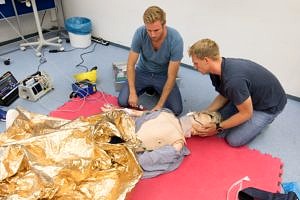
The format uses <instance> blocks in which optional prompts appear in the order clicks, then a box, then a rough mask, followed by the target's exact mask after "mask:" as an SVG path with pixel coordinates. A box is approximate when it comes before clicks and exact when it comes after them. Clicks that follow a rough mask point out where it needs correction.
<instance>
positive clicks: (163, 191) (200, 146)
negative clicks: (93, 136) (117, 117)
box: [49, 92, 282, 200]
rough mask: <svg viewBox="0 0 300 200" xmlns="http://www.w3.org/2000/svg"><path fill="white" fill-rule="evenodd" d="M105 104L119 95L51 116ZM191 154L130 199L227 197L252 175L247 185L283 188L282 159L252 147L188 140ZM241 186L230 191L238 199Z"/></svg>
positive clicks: (70, 115) (72, 104) (73, 104)
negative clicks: (238, 190)
mask: <svg viewBox="0 0 300 200" xmlns="http://www.w3.org/2000/svg"><path fill="white" fill-rule="evenodd" d="M105 103H111V104H114V105H118V103H117V98H116V97H114V96H111V95H109V94H105V93H101V92H97V93H95V94H93V95H90V96H89V97H87V98H86V99H79V98H76V99H72V100H70V101H69V102H67V103H65V104H64V105H63V106H61V107H59V108H58V109H57V110H55V111H52V112H51V113H50V114H49V115H50V116H52V117H60V118H64V119H75V118H77V117H79V116H90V115H93V114H97V113H100V112H101V110H100V108H101V106H103V105H104V104H105ZM187 145H188V148H189V149H190V151H191V155H189V156H187V157H186V158H185V159H184V161H183V163H182V164H181V165H180V167H179V168H178V169H177V170H175V171H173V172H170V173H167V174H164V175H160V176H158V177H155V178H151V179H143V180H141V181H140V182H139V183H138V184H137V185H136V187H135V188H134V189H133V191H132V192H131V193H130V194H129V195H128V198H127V199H128V200H148V199H149V200H169V199H172V200H177V199H178V200H179V199H180V200H185V199H188V200H194V199H195V200H196V199H197V200H225V199H226V194H227V191H228V189H229V188H230V186H231V185H232V184H233V183H234V182H236V181H238V180H240V179H241V178H243V177H245V176H248V177H249V178H250V182H245V181H244V182H243V188H245V187H248V186H252V187H256V188H260V189H264V190H267V191H271V192H276V191H280V185H279V184H280V182H281V177H280V175H281V173H282V162H281V161H280V159H278V158H274V157H272V156H270V155H266V154H262V153H260V152H259V151H256V150H251V149H249V148H248V147H241V148H232V147H230V146H228V145H227V144H226V143H225V141H224V140H223V139H220V138H217V137H209V138H199V137H193V138H190V139H188V140H187ZM237 189H238V186H237V187H234V188H233V190H232V191H231V192H230V195H229V196H230V198H229V200H233V199H235V195H236V192H237Z"/></svg>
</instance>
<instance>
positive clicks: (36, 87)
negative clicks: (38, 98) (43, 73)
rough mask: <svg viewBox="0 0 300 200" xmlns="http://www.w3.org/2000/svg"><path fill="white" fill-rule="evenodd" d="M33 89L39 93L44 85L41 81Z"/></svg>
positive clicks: (35, 92)
mask: <svg viewBox="0 0 300 200" xmlns="http://www.w3.org/2000/svg"><path fill="white" fill-rule="evenodd" d="M32 91H33V93H34V94H35V95H36V94H38V93H39V92H41V91H42V86H41V84H40V83H38V84H36V85H35V86H33V87H32Z"/></svg>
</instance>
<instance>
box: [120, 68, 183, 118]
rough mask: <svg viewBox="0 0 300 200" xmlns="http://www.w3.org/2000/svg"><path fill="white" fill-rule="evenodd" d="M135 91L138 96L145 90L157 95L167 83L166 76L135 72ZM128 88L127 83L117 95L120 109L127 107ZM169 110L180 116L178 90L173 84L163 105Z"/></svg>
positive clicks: (180, 102)
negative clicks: (151, 90)
mask: <svg viewBox="0 0 300 200" xmlns="http://www.w3.org/2000/svg"><path fill="white" fill-rule="evenodd" d="M135 73H136V74H135V89H136V92H137V95H138V96H140V95H141V94H143V93H144V92H145V90H146V89H147V88H153V89H154V90H155V91H156V92H157V93H158V94H161V93H162V90H163V87H164V85H165V83H166V81H167V76H166V75H161V74H155V73H149V72H143V71H140V70H136V71H135ZM128 97H129V87H128V83H127V82H126V83H124V84H123V86H122V88H121V91H120V93H119V97H118V102H119V105H120V106H122V107H128V106H129V105H128ZM164 107H165V108H169V109H170V110H172V111H173V112H174V114H175V115H177V116H178V115H180V113H181V112H182V99H181V94H180V91H179V88H178V86H177V84H176V83H175V85H174V87H173V89H172V91H171V93H170V94H169V97H168V99H167V101H166V102H165V105H164Z"/></svg>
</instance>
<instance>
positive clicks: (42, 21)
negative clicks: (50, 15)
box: [41, 10, 47, 30]
mask: <svg viewBox="0 0 300 200" xmlns="http://www.w3.org/2000/svg"><path fill="white" fill-rule="evenodd" d="M46 12H47V10H45V12H44V14H43V17H42V20H41V27H43V23H44V18H45V15H46ZM42 30H43V28H42Z"/></svg>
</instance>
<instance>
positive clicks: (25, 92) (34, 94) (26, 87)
mask: <svg viewBox="0 0 300 200" xmlns="http://www.w3.org/2000/svg"><path fill="white" fill-rule="evenodd" d="M52 89H53V85H52V81H51V79H50V77H49V75H48V74H46V73H45V72H40V71H37V72H36V73H34V74H32V75H30V76H28V77H27V78H25V79H24V80H23V81H22V82H21V83H20V84H19V96H20V97H21V98H23V99H27V100H30V101H37V100H38V99H39V98H41V97H42V96H44V95H45V94H46V93H48V92H49V91H51V90H52Z"/></svg>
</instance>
